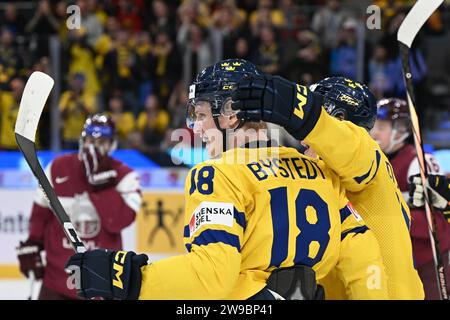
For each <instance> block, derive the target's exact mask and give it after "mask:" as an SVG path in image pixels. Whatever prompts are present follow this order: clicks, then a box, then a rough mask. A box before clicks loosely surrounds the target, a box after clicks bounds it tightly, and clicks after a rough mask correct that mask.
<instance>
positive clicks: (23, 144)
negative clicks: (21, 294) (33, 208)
mask: <svg viewBox="0 0 450 320" xmlns="http://www.w3.org/2000/svg"><path fill="white" fill-rule="evenodd" d="M16 142H17V145H18V146H19V149H20V151H21V152H22V154H23V156H24V158H25V160H26V161H27V163H28V165H29V167H30V169H31V171H32V172H33V174H34V176H35V177H36V179H37V180H38V182H39V185H40V187H41V189H42V191H43V192H44V194H45V196H46V197H47V200H48V202H49V204H50V206H51V207H52V209H53V212H54V214H55V216H56V218H57V219H58V222H59V223H60V224H61V226H62V227H63V230H64V233H65V234H66V237H67V238H68V239H69V242H70V244H71V245H72V248H73V249H74V250H75V252H80V253H81V252H85V251H86V248H85V246H84V244H83V242H82V241H81V239H80V238H79V236H78V234H77V232H76V230H75V228H74V227H73V225H72V222H71V221H70V218H69V216H68V215H67V213H66V212H65V210H64V208H63V206H62V205H61V202H60V201H59V199H58V196H57V195H56V192H55V190H54V189H53V187H52V185H51V184H50V182H49V181H48V179H47V176H46V175H45V172H44V170H43V169H42V167H41V165H40V163H39V160H38V158H37V154H36V146H35V144H34V142H33V141H30V140H28V139H27V138H25V137H23V136H21V135H20V134H18V133H16Z"/></svg>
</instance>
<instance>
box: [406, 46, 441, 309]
mask: <svg viewBox="0 0 450 320" xmlns="http://www.w3.org/2000/svg"><path fill="white" fill-rule="evenodd" d="M399 46H400V56H401V60H402V65H403V77H404V80H405V85H406V94H407V100H408V106H409V111H410V114H411V122H412V129H413V135H414V145H415V147H416V151H417V159H418V161H419V168H420V177H421V180H422V184H423V186H424V190H425V192H424V195H425V213H426V218H427V223H428V231H429V236H430V243H431V249H432V252H433V259H434V264H435V267H436V277H437V283H438V288H439V293H440V296H441V299H442V300H448V292H447V279H446V277H445V272H444V265H443V263H442V255H441V252H440V246H439V238H438V235H437V227H436V219H435V216H434V214H433V212H432V209H431V208H432V206H431V202H430V199H431V195H430V194H429V192H428V191H427V188H426V185H427V177H428V169H427V164H426V159H425V152H424V149H423V141H422V134H421V129H420V128H421V127H420V124H419V118H418V116H417V112H416V107H415V106H416V104H415V99H414V88H413V83H412V75H411V72H410V67H409V47H408V46H406V45H405V44H403V43H401V42H400V43H399Z"/></svg>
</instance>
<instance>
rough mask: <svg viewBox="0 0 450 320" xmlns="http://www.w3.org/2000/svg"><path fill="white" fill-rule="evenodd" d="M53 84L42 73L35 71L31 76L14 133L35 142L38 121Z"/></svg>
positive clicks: (25, 89)
mask: <svg viewBox="0 0 450 320" xmlns="http://www.w3.org/2000/svg"><path fill="white" fill-rule="evenodd" d="M53 84H54V81H53V79H52V78H51V77H50V76H48V75H46V74H45V73H43V72H39V71H36V72H33V73H32V74H31V76H30V78H29V79H28V81H27V83H26V85H25V88H24V90H23V94H22V99H21V100H20V107H19V113H18V115H17V121H16V127H15V130H14V131H15V133H17V134H20V135H21V136H23V137H25V138H27V139H28V140H31V141H32V142H35V141H34V140H35V136H36V130H37V127H38V124H39V119H40V118H41V114H42V110H44V106H45V102H46V101H47V98H48V96H49V94H50V91H51V90H52V88H53Z"/></svg>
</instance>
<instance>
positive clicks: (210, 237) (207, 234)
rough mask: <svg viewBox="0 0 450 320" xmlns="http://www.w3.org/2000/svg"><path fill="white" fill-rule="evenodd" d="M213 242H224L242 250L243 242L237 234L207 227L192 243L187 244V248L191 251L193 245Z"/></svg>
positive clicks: (204, 244)
mask: <svg viewBox="0 0 450 320" xmlns="http://www.w3.org/2000/svg"><path fill="white" fill-rule="evenodd" d="M211 243H222V244H227V245H229V246H232V247H235V248H236V249H237V251H238V252H240V251H241V243H240V241H239V237H238V236H237V235H235V234H232V233H229V232H227V231H224V230H214V229H207V230H204V231H203V232H202V233H200V234H199V235H198V236H197V237H195V239H194V241H192V243H191V244H189V245H186V249H187V250H188V251H189V252H190V251H191V248H192V245H197V246H206V245H208V244H211Z"/></svg>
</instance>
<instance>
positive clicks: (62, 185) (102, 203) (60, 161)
mask: <svg viewBox="0 0 450 320" xmlns="http://www.w3.org/2000/svg"><path fill="white" fill-rule="evenodd" d="M116 146H117V142H116V132H115V126H114V123H113V121H112V120H111V118H110V117H109V116H106V115H104V114H95V115H93V116H90V117H88V119H87V120H86V122H85V124H84V128H83V131H82V134H81V137H80V143H79V151H78V154H77V153H70V154H65V155H62V156H59V157H57V158H55V159H54V160H53V161H52V162H51V163H50V164H49V165H48V166H47V168H46V170H45V171H46V175H47V177H48V178H49V181H50V182H51V184H52V185H53V187H54V189H55V191H56V194H57V195H58V198H59V200H60V201H61V203H62V205H63V207H64V209H65V210H66V212H67V214H68V215H69V217H70V219H71V221H72V223H73V225H74V226H75V228H76V229H77V232H78V234H79V235H80V237H81V239H82V240H83V242H84V243H85V245H86V247H87V248H88V250H91V249H95V248H98V247H101V248H105V249H112V250H121V249H122V237H121V231H122V230H123V229H124V228H125V227H127V226H128V225H130V224H131V223H132V222H133V221H134V219H135V216H136V213H137V212H138V210H139V208H140V206H141V202H142V196H141V192H140V184H139V177H138V175H137V173H136V172H135V171H133V170H132V169H131V168H129V167H128V166H126V165H125V164H124V163H122V162H120V161H118V160H116V159H114V158H112V157H111V154H112V152H113V151H114V150H115V148H116ZM41 250H44V251H45V252H46V264H45V266H43V263H42V260H41V257H40V253H41ZM17 254H18V258H19V262H20V269H21V271H22V273H24V274H25V275H26V276H28V275H29V272H30V271H33V272H34V274H35V277H36V278H37V279H39V278H43V284H42V287H41V291H40V294H39V299H42V300H45V299H52V300H53V299H76V298H77V295H76V290H75V289H69V288H68V286H67V278H68V275H67V274H66V272H65V271H64V265H65V263H66V261H67V260H68V259H69V257H70V256H71V255H72V254H73V249H72V248H71V246H70V244H69V242H68V240H67V239H66V237H65V235H64V232H63V231H62V228H61V226H60V225H59V223H58V221H57V219H56V218H55V217H54V215H53V212H52V210H51V208H50V207H49V204H48V202H47V200H46V198H45V196H44V194H43V193H42V191H41V190H40V189H39V190H38V192H37V195H36V198H35V201H34V203H33V208H32V212H31V217H30V224H29V237H28V239H27V240H26V241H25V242H21V243H20V245H19V248H18V250H17Z"/></svg>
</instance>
